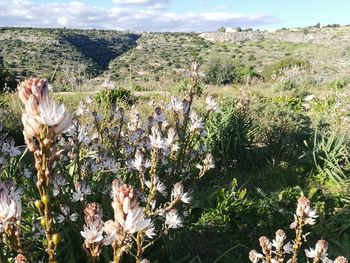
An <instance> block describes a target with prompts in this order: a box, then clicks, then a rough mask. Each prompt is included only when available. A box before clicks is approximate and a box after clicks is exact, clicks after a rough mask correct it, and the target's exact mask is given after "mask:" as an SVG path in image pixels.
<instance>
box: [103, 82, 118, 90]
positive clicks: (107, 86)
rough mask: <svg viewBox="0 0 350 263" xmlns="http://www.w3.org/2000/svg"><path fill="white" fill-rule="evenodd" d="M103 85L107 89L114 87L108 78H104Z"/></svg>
mask: <svg viewBox="0 0 350 263" xmlns="http://www.w3.org/2000/svg"><path fill="white" fill-rule="evenodd" d="M103 87H104V88H106V89H109V90H114V89H115V83H114V82H113V81H110V80H109V79H105V81H104V82H103Z"/></svg>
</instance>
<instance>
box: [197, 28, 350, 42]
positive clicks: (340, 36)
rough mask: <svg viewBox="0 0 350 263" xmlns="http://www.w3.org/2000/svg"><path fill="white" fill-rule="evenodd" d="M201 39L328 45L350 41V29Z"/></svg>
mask: <svg viewBox="0 0 350 263" xmlns="http://www.w3.org/2000/svg"><path fill="white" fill-rule="evenodd" d="M200 36H201V37H203V38H204V39H207V40H210V41H219V42H236V43H240V42H244V41H249V40H262V39H272V40H279V41H287V42H293V43H314V44H327V43H334V42H337V41H340V42H341V41H350V27H339V28H322V29H313V30H308V29H299V30H295V31H294V30H279V31H275V32H268V31H254V32H225V33H221V32H208V33H202V34H200Z"/></svg>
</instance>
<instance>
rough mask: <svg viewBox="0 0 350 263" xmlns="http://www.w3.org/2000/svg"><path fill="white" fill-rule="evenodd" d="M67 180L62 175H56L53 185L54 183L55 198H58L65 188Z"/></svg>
mask: <svg viewBox="0 0 350 263" xmlns="http://www.w3.org/2000/svg"><path fill="white" fill-rule="evenodd" d="M66 182H67V181H66V179H64V177H63V176H62V175H59V174H58V175H55V176H53V177H52V183H53V190H52V193H53V196H57V195H58V194H59V193H60V191H61V188H62V186H64V185H65V184H66Z"/></svg>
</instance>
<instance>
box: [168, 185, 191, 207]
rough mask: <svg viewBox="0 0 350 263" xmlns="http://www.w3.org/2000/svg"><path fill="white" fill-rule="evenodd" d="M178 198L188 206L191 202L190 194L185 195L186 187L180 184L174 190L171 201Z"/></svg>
mask: <svg viewBox="0 0 350 263" xmlns="http://www.w3.org/2000/svg"><path fill="white" fill-rule="evenodd" d="M177 198H178V199H180V200H181V201H182V202H183V203H186V204H188V203H190V202H191V197H190V196H189V193H184V187H183V185H182V184H181V183H180V182H178V183H176V184H175V185H174V188H173V190H172V191H171V199H172V200H175V199H177Z"/></svg>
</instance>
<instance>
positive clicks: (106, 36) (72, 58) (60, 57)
mask: <svg viewBox="0 0 350 263" xmlns="http://www.w3.org/2000/svg"><path fill="white" fill-rule="evenodd" d="M139 37H140V35H138V34H133V33H125V32H118V31H109V30H73V29H33V28H1V29H0V57H1V58H2V63H3V66H4V67H5V68H7V69H8V70H9V71H10V72H12V73H14V74H15V75H16V76H17V77H20V78H21V77H29V76H41V77H47V78H49V79H51V78H52V79H55V80H59V79H63V78H65V77H67V76H66V75H67V74H68V73H69V72H75V73H76V74H82V73H84V75H86V76H89V77H96V76H98V75H99V74H101V73H102V72H103V71H104V70H106V69H107V68H108V65H109V62H110V61H111V60H113V59H115V58H117V57H118V56H120V55H121V54H123V53H124V52H126V51H128V50H129V49H131V48H133V47H134V46H135V45H136V40H137V39H138V38H139ZM63 72H65V73H67V74H63Z"/></svg>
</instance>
